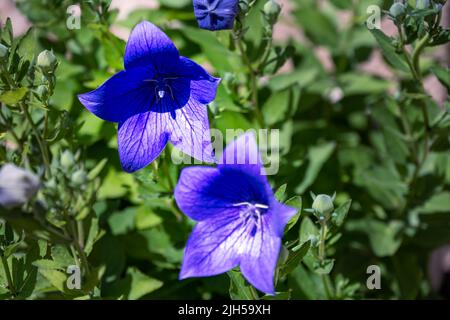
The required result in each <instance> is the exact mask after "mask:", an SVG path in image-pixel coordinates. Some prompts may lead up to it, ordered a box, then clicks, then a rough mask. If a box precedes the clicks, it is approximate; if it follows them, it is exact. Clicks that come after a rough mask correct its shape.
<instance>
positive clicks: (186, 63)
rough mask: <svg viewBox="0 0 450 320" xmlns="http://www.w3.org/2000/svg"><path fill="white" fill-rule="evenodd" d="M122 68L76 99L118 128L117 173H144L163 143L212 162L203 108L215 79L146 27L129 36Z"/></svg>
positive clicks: (159, 33)
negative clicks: (120, 167)
mask: <svg viewBox="0 0 450 320" xmlns="http://www.w3.org/2000/svg"><path fill="white" fill-rule="evenodd" d="M124 65H125V70H124V71H121V72H119V73H117V74H115V75H114V76H112V77H111V78H110V79H109V80H107V81H106V82H105V83H104V84H103V85H102V86H100V87H99V88H98V89H96V90H94V91H92V92H89V93H85V94H81V95H79V96H78V98H79V100H80V102H81V103H82V104H83V105H84V106H85V107H86V108H87V109H88V110H89V111H90V112H92V113H93V114H95V115H96V116H98V117H99V118H101V119H103V120H106V121H110V122H118V123H119V129H118V130H119V133H118V148H119V156H120V161H121V163H122V167H123V169H124V170H125V171H127V172H134V171H136V170H139V169H141V168H143V167H145V166H146V165H148V164H149V163H150V162H152V161H153V160H155V159H156V158H157V157H158V155H159V154H160V153H161V152H162V150H163V149H164V147H165V145H166V144H167V142H168V141H170V142H171V143H172V144H173V145H174V146H175V147H177V148H178V149H180V150H181V151H183V152H185V153H187V154H189V155H190V156H192V157H194V158H196V159H198V160H201V161H205V162H214V161H215V159H214V156H213V150H212V147H211V137H210V134H209V122H208V111H207V108H206V106H205V104H208V103H210V102H211V101H213V100H214V99H215V96H216V91H217V86H218V84H219V82H220V79H218V78H214V77H212V76H211V75H209V74H208V73H207V72H206V71H205V70H204V69H203V68H202V67H201V66H200V65H198V64H196V63H195V62H193V61H192V60H189V59H187V58H185V57H182V56H180V54H179V52H178V50H177V48H176V47H175V45H174V44H173V43H172V41H171V40H170V39H169V38H168V37H167V35H166V34H164V33H163V32H162V31H161V30H160V29H159V28H157V27H156V26H155V25H153V24H151V23H150V22H147V21H143V22H141V23H139V24H138V25H137V26H136V27H135V28H134V29H133V31H132V32H131V35H130V38H129V40H128V42H127V46H126V49H125V58H124Z"/></svg>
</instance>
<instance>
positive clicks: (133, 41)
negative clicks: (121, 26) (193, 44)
mask: <svg viewBox="0 0 450 320" xmlns="http://www.w3.org/2000/svg"><path fill="white" fill-rule="evenodd" d="M178 59H179V53H178V50H177V48H176V47H175V45H174V44H173V42H172V41H171V40H170V39H169V37H168V36H167V35H166V34H165V33H164V32H163V31H161V29H159V28H158V27H157V26H155V25H154V24H152V23H150V22H148V21H142V22H141V23H139V24H138V25H137V26H136V27H134V29H133V31H132V32H131V35H130V38H129V39H128V42H127V46H126V48H125V57H124V63H125V69H127V70H128V69H129V68H133V67H136V66H149V65H151V66H153V67H154V68H155V71H156V72H158V71H159V70H160V69H161V68H164V66H165V65H167V64H172V63H176V62H177V61H178Z"/></svg>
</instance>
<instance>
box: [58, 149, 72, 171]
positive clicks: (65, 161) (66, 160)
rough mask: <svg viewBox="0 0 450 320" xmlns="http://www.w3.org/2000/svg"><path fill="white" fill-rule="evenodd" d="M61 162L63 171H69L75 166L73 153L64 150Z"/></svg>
mask: <svg viewBox="0 0 450 320" xmlns="http://www.w3.org/2000/svg"><path fill="white" fill-rule="evenodd" d="M59 162H60V163H61V166H62V167H63V169H65V170H69V169H70V168H72V166H73V165H74V164H75V158H74V157H73V154H72V152H70V151H69V150H64V152H63V153H62V154H61V158H60V160H59Z"/></svg>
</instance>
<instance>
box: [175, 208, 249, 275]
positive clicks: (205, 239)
mask: <svg viewBox="0 0 450 320" xmlns="http://www.w3.org/2000/svg"><path fill="white" fill-rule="evenodd" d="M242 223H243V222H242V220H241V219H239V214H238V213H236V212H228V213H224V214H223V215H221V216H218V217H217V218H216V219H210V220H207V221H201V222H199V223H198V224H197V225H196V226H195V228H194V230H193V231H192V233H191V235H190V237H189V240H188V242H187V244H186V249H185V252H184V258H183V264H182V267H181V272H180V279H185V278H189V277H205V276H213V275H216V274H220V273H223V272H226V271H228V270H230V269H232V268H233V267H235V266H237V265H238V263H239V246H240V245H241V243H242V238H243V236H244V232H245V230H244V229H243V228H242Z"/></svg>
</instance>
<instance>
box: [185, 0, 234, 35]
mask: <svg viewBox="0 0 450 320" xmlns="http://www.w3.org/2000/svg"><path fill="white" fill-rule="evenodd" d="M238 6H239V0H194V13H195V17H196V18H197V22H198V25H199V26H200V28H202V29H207V30H213V31H214V30H224V29H233V24H234V19H235V18H236V15H237V13H238V8H239V7H238Z"/></svg>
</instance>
